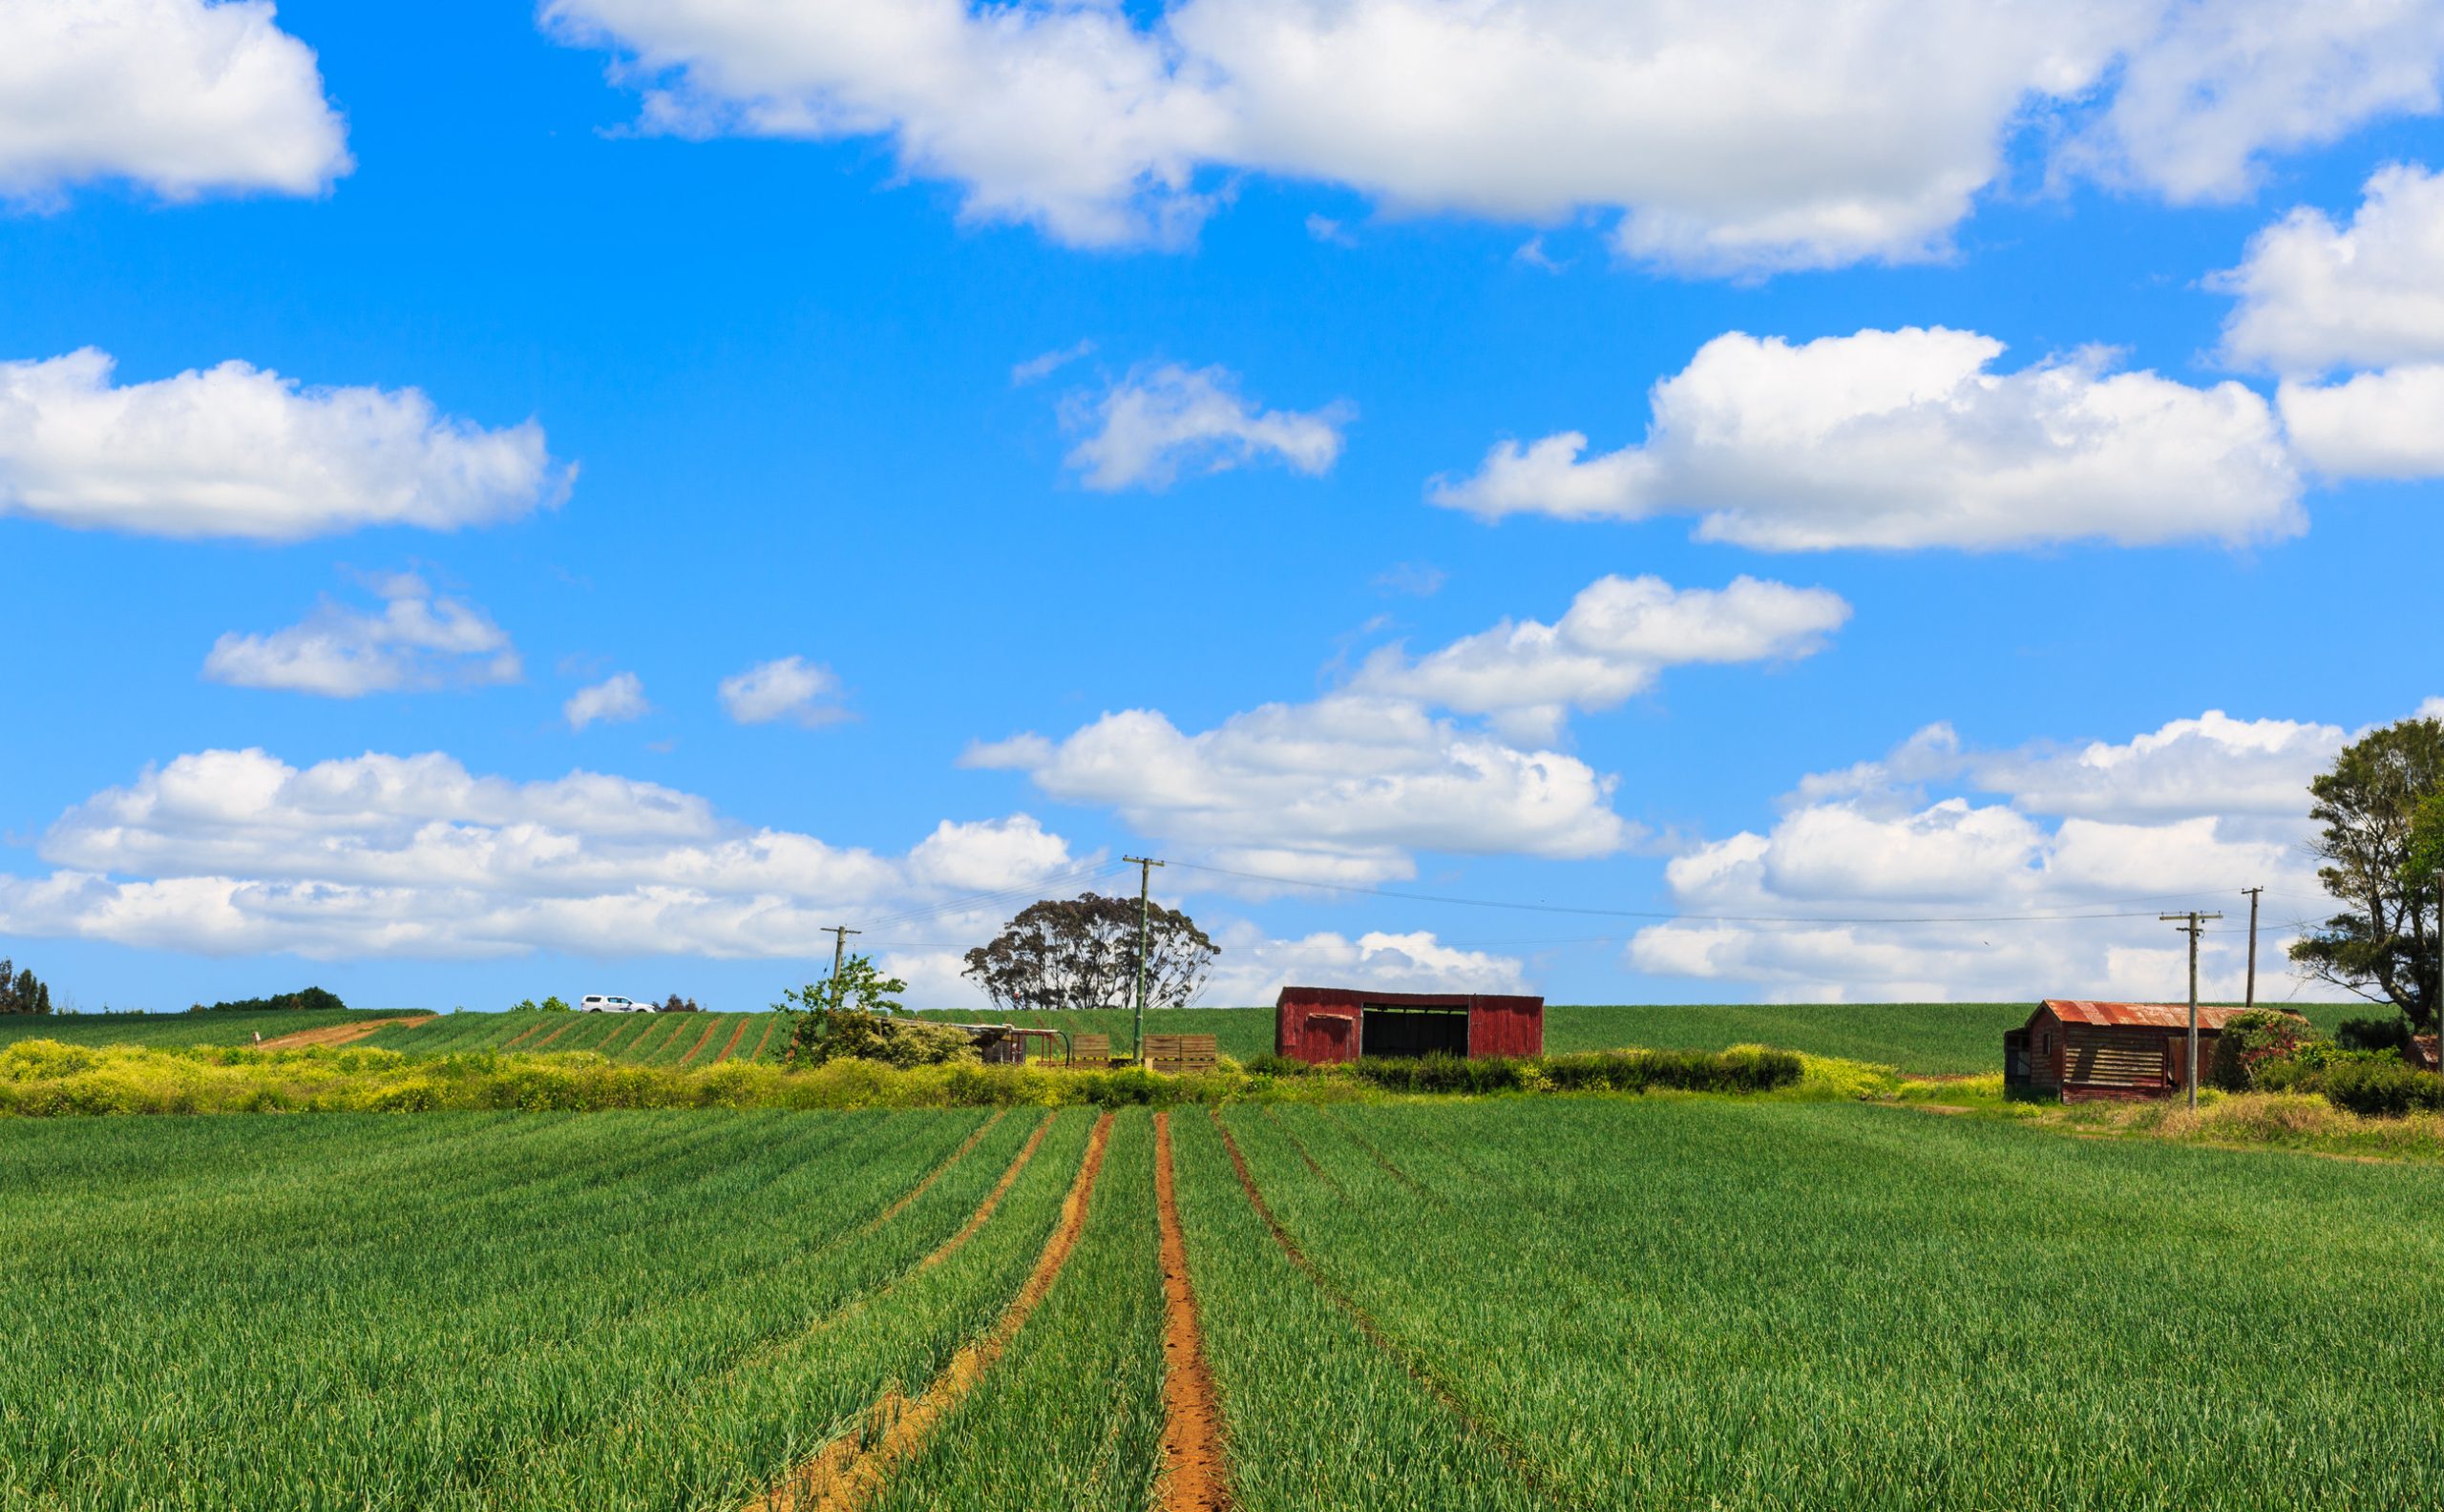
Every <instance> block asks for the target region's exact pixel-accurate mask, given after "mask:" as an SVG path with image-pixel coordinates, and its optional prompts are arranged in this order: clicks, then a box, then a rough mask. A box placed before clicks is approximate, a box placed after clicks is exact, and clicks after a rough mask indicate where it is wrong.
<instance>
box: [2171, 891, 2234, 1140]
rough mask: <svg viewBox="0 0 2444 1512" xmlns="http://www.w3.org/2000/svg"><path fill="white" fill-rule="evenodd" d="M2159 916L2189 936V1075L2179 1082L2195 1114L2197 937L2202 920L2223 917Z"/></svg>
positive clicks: (2191, 913) (2193, 911) (2193, 912)
mask: <svg viewBox="0 0 2444 1512" xmlns="http://www.w3.org/2000/svg"><path fill="white" fill-rule="evenodd" d="M2159 916H2160V917H2161V918H2162V919H2164V920H2165V922H2167V923H2172V924H2176V925H2177V926H2178V927H2179V928H2180V930H2181V933H2182V934H2184V935H2188V936H2189V1074H2188V1075H2187V1076H2184V1077H2182V1078H2181V1081H2182V1082H2184V1083H2185V1084H2186V1089H2187V1091H2188V1093H2189V1106H2190V1110H2191V1111H2192V1112H2196V1111H2197V1109H2198V936H2199V935H2202V934H2203V933H2205V928H2206V926H2205V925H2204V923H2203V922H2202V921H2203V920H2206V919H2219V918H2222V917H2223V914H2201V913H2200V912H2198V910H2196V909H2191V910H2190V911H2189V912H2188V913H2186V914H2160V915H2159Z"/></svg>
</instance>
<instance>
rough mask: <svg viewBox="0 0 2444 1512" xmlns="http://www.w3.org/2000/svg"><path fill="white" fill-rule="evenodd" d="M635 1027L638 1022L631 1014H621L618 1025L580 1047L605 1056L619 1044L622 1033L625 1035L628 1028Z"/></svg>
mask: <svg viewBox="0 0 2444 1512" xmlns="http://www.w3.org/2000/svg"><path fill="white" fill-rule="evenodd" d="M637 1027H638V1023H637V1020H636V1019H635V1018H634V1017H633V1016H630V1015H626V1014H622V1016H621V1018H620V1021H619V1027H617V1028H615V1029H613V1030H612V1031H611V1032H610V1033H609V1034H607V1035H604V1036H603V1037H602V1038H601V1039H600V1040H596V1041H595V1042H594V1043H592V1044H590V1045H585V1046H582V1047H581V1048H584V1049H587V1050H591V1051H593V1052H594V1053H595V1054H597V1055H606V1056H607V1055H609V1054H611V1051H612V1049H613V1048H614V1047H615V1046H617V1045H618V1044H619V1042H620V1039H621V1037H622V1035H625V1034H626V1033H627V1032H628V1031H629V1030H631V1029H634V1028H637Z"/></svg>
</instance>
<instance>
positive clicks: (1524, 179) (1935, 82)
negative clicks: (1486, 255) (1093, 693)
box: [543, 0, 2444, 272]
mask: <svg viewBox="0 0 2444 1512" xmlns="http://www.w3.org/2000/svg"><path fill="white" fill-rule="evenodd" d="M2436 12H2437V8H2436V7H2435V6H2434V5H2433V4H2432V3H2428V0H2373V3H2369V4H2359V5H2349V6H2322V7H2318V6H2297V5H2286V4H2282V3H2279V0H2234V3H2230V4H2219V5H2213V6H2206V5H2197V4H2192V3H2188V0H2068V3H2055V4H2035V3H2033V0H2001V3H1997V4H1989V5H1980V6H1961V5H1956V4H1950V3H1948V0H1846V3H1844V4H1840V5H1838V6H1835V7H1831V8H1829V10H1828V11H1827V12H1826V13H1824V14H1822V15H1816V14H1813V13H1812V14H1811V17H1810V20H1811V22H1812V23H1813V24H1794V20H1793V16H1792V13H1791V12H1790V10H1789V9H1788V8H1787V7H1785V6H1783V5H1780V4H1779V3H1776V0H1718V3H1717V4H1712V5H1704V6H1695V5H1619V4H1609V3H1598V0H1176V3H1173V4H1169V5H1166V6H1163V7H1161V8H1159V9H1157V10H1150V11H1148V12H1147V13H1142V14H1141V13H1136V12H1135V11H1133V10H1132V9H1131V8H1126V7H1123V6H1119V5H1115V4H1110V3H1107V0H1016V3H1012V4H1007V5H993V6H983V5H977V4H972V3H969V0H549V3H547V4H546V5H545V6H544V8H543V18H544V25H545V27H546V29H547V31H550V32H551V33H552V34H553V35H555V36H557V37H558V38H559V39H561V40H563V41H565V42H569V43H572V44H577V45H582V46H589V47H599V48H603V49H607V50H610V51H612V52H614V54H615V56H616V59H617V61H616V62H615V64H614V66H613V75H614V77H615V78H616V79H618V80H619V81H621V82H622V83H626V84H630V85H633V86H635V87H636V88H638V89H639V90H641V91H642V93H643V125H644V126H645V127H646V128H647V129H652V130H660V131H666V132H672V133H677V134H683V135H691V136H711V135H716V134H736V135H744V136H777V137H802V138H815V139H832V138H842V137H860V136H862V137H880V138H887V139H888V140H889V141H890V142H891V143H892V145H893V147H894V149H895V153H896V156H897V158H898V160H899V164H900V166H901V168H902V170H903V172H904V173H906V174H907V175H909V176H911V177H915V178H922V179H934V180H938V181H943V182H948V183H951V184H954V185H956V186H958V190H959V194H960V195H961V196H962V200H963V213H964V214H965V216H966V217H967V218H969V219H971V220H980V221H1027V222H1032V223H1034V224H1036V225H1039V226H1042V227H1043V228H1044V229H1045V230H1046V231H1047V232H1049V233H1050V234H1051V235H1053V236H1054V237H1056V238H1059V239H1060V240H1063V241H1064V242H1074V243H1080V244H1086V245H1110V244H1115V243H1140V244H1145V243H1151V244H1156V245H1177V244H1180V243H1182V242H1186V241H1188V240H1189V239H1190V237H1192V236H1193V235H1194V233H1195V231H1196V229H1197V227H1198V225H1199V224H1200V223H1201V222H1202V221H1204V220H1205V219H1206V218H1207V217H1208V216H1209V215H1211V213H1213V211H1214V210H1215V209H1216V208H1217V207H1218V206H1219V205H1220V204H1221V203H1222V202H1224V201H1225V200H1227V198H1228V194H1229V188H1230V180H1231V179H1232V178H1233V176H1234V175H1237V174H1241V173H1246V172H1258V173H1268V174H1273V175H1276V176H1279V177H1281V178H1283V179H1293V180H1303V181H1312V182H1321V183H1327V184H1334V185H1341V186H1346V187H1349V188H1353V189H1356V190H1358V191H1359V192H1361V193H1364V194H1368V195H1371V196H1374V197H1375V198H1377V199H1378V200H1380V201H1381V202H1382V203H1384V204H1385V205H1387V206H1389V207H1392V208H1394V209H1397V210H1403V211H1420V210H1425V211H1439V210H1456V211H1461V212H1465V213H1472V214H1476V215H1481V216H1486V217H1490V218H1495V219H1499V220H1504V221H1520V222H1549V221H1557V220H1560V219H1562V218H1565V217H1568V216H1570V215H1571V214H1573V213H1576V212H1580V211H1586V210H1592V211H1594V212H1596V213H1598V214H1602V215H1606V216H1608V217H1609V218H1610V219H1611V221H1612V235H1613V238H1614V240H1615V242H1616V244H1617V245H1618V246H1619V247H1620V249H1621V250H1622V251H1623V252H1624V253H1625V254H1627V255H1629V256H1632V257H1636V258H1640V259H1646V260H1652V261H1655V262H1660V263H1668V264H1672V265H1675V266H1678V267H1682V268H1688V269H1693V270H1697V271H1707V272H1713V271H1730V272H1749V271H1755V270H1759V269H1772V268H1785V267H1821V266H1832V265H1838V264H1842V263H1853V262H1858V261H1862V260H1872V259H1883V260H1901V259H1912V258H1925V257H1929V256H1939V255H1941V254H1942V253H1943V252H1944V251H1945V250H1946V249H1947V243H1948V241H1949V235H1950V232H1951V230H1952V228H1953V227H1954V226H1955V225H1956V224H1957V223H1958V222H1959V221H1961V220H1962V219H1963V218H1964V217H1966V216H1967V215H1968V214H1969V213H1970V210H1971V208H1972V207H1973V205H1974V204H1975V202H1976V200H1977V199H1978V197H1979V196H1980V194H1982V193H1983V192H1985V191H1986V190H1988V189H1989V188H1990V187H1991V185H1993V184H1994V182H1995V181H1996V180H1997V179H1999V178H2000V177H2001V175H2002V173H2003V171H2004V167H2003V165H2004V161H2005V157H2006V153H2007V150H2008V149H2009V148H2010V147H2011V145H2012V143H2013V142H2014V141H2016V140H2017V139H2019V137H2020V136H2021V134H2022V133H2023V132H2024V131H2030V130H2037V131H2044V132H2047V133H2049V134H2051V135H2053V136H2058V137H2059V139H2060V141H2061V142H2062V147H2061V149H2060V150H2059V151H2057V152H2055V153H2054V155H2053V166H2054V169H2055V170H2056V172H2057V173H2060V174H2085V175H2091V176H2098V177H2103V178H2106V179H2111V180H2113V181H2115V182H2119V183H2132V184H2139V185H2145V186H2148V187H2151V188H2153V189H2156V190H2158V191H2160V192H2161V193H2163V194H2165V195H2167V196H2169V197H2171V198H2174V199H2177V200H2189V199H2199V198H2213V197H2222V196H2229V195H2232V194H2235V193H2238V192H2241V191H2242V190H2244V188H2245V187H2246V186H2247V184H2248V183H2249V182H2250V181H2251V180H2252V179H2253V177H2254V175H2255V173H2256V172H2257V170H2258V168H2259V165H2260V163H2261V162H2262V160H2263V159H2264V158H2265V157H2266V156H2267V155H2269V154H2273V153H2279V152H2284V151H2288V150H2293V149H2297V148H2301V147H2306V146H2312V145H2315V144H2319V143H2322V142H2327V141H2330V140H2332V139H2334V138H2336V137H2338V136H2341V135H2342V134H2344V133H2345V132H2348V131H2349V130H2351V129H2353V128H2354V127H2356V126H2358V125H2360V124H2361V123H2363V122H2366V121H2369V120H2372V119H2377V118H2381V117H2384V116H2387V115H2397V114H2404V113H2412V114H2415V113H2422V112H2430V111H2433V109H2434V107H2435V98H2434V79H2435V76H2436V70H2437V60H2438V58H2439V56H2444V37H2439V35H2438V30H2437V25H2436V19H2435V18H2436ZM2064 116H2068V117H2070V121H2071V128H2070V129H2068V130H2065V129H2063V126H2062V124H2061V118H2062V117H2064Z"/></svg>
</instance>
